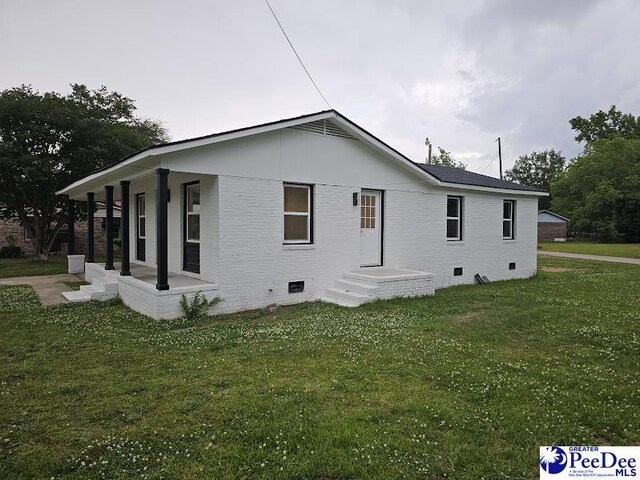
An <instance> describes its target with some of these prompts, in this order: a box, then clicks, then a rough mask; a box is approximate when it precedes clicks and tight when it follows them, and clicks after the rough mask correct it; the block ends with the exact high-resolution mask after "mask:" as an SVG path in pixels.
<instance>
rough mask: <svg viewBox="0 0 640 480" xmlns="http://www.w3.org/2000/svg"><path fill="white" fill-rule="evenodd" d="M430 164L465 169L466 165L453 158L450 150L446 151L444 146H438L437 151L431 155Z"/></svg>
mask: <svg viewBox="0 0 640 480" xmlns="http://www.w3.org/2000/svg"><path fill="white" fill-rule="evenodd" d="M431 165H443V166H445V167H452V168H461V169H462V170H466V169H467V165H466V164H464V163H462V162H458V161H457V160H455V159H454V158H453V156H452V155H451V152H447V151H446V150H445V149H444V148H442V147H438V153H436V154H435V155H432V156H431Z"/></svg>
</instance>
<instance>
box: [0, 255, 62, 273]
mask: <svg viewBox="0 0 640 480" xmlns="http://www.w3.org/2000/svg"><path fill="white" fill-rule="evenodd" d="M55 273H67V257H66V256H64V255H52V256H50V257H49V260H47V261H46V262H43V261H42V260H37V259H35V258H0V278H9V277H24V276H28V275H53V274H55Z"/></svg>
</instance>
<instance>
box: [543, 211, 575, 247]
mask: <svg viewBox="0 0 640 480" xmlns="http://www.w3.org/2000/svg"><path fill="white" fill-rule="evenodd" d="M568 222H569V219H568V218H565V217H563V216H562V215H558V214H557V213H553V212H550V211H549V210H540V211H539V212H538V241H551V242H552V241H554V240H555V239H556V238H561V239H563V240H564V239H566V238H567V223H568Z"/></svg>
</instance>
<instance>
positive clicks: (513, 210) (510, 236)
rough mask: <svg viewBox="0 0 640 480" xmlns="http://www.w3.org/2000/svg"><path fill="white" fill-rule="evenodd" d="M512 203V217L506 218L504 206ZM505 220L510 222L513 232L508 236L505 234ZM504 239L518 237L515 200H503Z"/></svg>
mask: <svg viewBox="0 0 640 480" xmlns="http://www.w3.org/2000/svg"><path fill="white" fill-rule="evenodd" d="M507 203H510V204H511V217H507V218H505V216H504V206H505V204H507ZM504 222H509V224H510V228H509V231H510V232H511V233H510V235H509V236H508V237H505V236H504ZM502 239H503V240H515V239H516V201H515V200H506V199H505V200H503V202H502Z"/></svg>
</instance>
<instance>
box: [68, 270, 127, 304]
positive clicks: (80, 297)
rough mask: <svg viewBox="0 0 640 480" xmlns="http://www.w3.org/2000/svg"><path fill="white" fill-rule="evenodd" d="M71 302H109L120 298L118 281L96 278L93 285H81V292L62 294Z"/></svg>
mask: <svg viewBox="0 0 640 480" xmlns="http://www.w3.org/2000/svg"><path fill="white" fill-rule="evenodd" d="M62 296H63V297H64V298H66V299H67V300H68V301H69V302H73V303H78V302H88V301H90V300H109V299H111V298H115V297H117V296H118V281H117V279H112V278H108V277H106V276H105V277H96V278H94V279H93V281H92V283H91V285H81V286H80V290H75V291H72V292H62Z"/></svg>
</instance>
